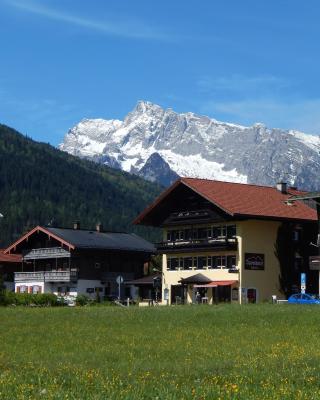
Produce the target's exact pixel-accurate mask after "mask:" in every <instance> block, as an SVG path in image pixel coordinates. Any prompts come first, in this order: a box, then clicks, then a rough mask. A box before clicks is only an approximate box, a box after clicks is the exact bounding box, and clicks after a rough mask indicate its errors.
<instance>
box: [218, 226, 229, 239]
mask: <svg viewBox="0 0 320 400" xmlns="http://www.w3.org/2000/svg"><path fill="white" fill-rule="evenodd" d="M219 228H220V235H219V236H220V237H226V235H227V227H226V226H220V227H219Z"/></svg>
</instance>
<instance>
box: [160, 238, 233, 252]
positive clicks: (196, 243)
mask: <svg viewBox="0 0 320 400" xmlns="http://www.w3.org/2000/svg"><path fill="white" fill-rule="evenodd" d="M156 248H157V251H158V252H159V253H166V254H167V253H184V252H189V251H221V250H237V248H238V241H237V238H234V237H233V238H228V237H221V238H220V237H218V238H212V239H188V240H176V241H166V242H160V243H157V244H156Z"/></svg>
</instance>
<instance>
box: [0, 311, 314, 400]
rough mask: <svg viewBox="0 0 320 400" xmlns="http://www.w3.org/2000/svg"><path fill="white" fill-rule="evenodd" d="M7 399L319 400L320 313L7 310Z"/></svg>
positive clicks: (1, 366)
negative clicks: (319, 342) (319, 340)
mask: <svg viewBox="0 0 320 400" xmlns="http://www.w3.org/2000/svg"><path fill="white" fill-rule="evenodd" d="M0 320H1V325H0V340H1V342H0V343H1V344H0V399H130V400H131V399H179V400H180V399H193V398H195V399H218V398H220V399H319V398H320V386H319V382H320V367H319V361H320V346H319V345H318V338H319V326H320V308H317V306H290V305H281V306H279V305H277V306H276V305H248V306H236V305H219V306H206V305H204V306H177V307H155V308H150V309H149V308H147V309H144V308H141V309H139V308H135V307H132V308H131V309H118V308H114V307H89V308H57V309H55V308H41V309H36V308H34V309H26V308H18V307H17V308H14V309H12V308H3V309H0Z"/></svg>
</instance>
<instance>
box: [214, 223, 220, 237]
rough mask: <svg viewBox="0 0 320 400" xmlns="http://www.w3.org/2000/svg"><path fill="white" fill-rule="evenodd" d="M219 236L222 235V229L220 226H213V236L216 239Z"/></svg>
mask: <svg viewBox="0 0 320 400" xmlns="http://www.w3.org/2000/svg"><path fill="white" fill-rule="evenodd" d="M218 236H220V230H219V227H218V226H213V227H212V237H213V238H214V239H216V238H217V237H218Z"/></svg>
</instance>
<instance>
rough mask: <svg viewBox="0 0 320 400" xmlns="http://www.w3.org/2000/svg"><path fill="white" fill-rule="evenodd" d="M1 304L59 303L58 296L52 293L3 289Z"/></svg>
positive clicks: (40, 304) (46, 304)
mask: <svg viewBox="0 0 320 400" xmlns="http://www.w3.org/2000/svg"><path fill="white" fill-rule="evenodd" d="M0 305H3V306H9V305H16V306H30V305H36V306H56V305H58V302H57V296H56V295H54V294H51V293H38V294H31V293H14V292H10V291H8V290H3V291H2V292H1V296H0Z"/></svg>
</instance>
